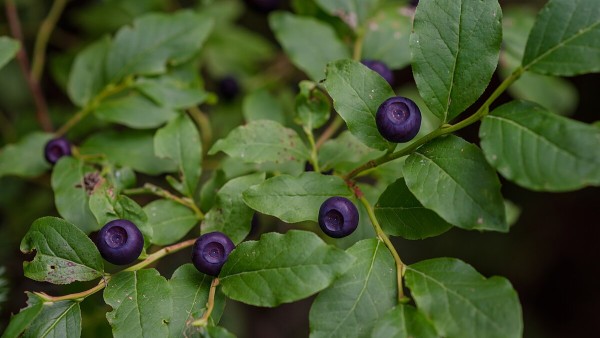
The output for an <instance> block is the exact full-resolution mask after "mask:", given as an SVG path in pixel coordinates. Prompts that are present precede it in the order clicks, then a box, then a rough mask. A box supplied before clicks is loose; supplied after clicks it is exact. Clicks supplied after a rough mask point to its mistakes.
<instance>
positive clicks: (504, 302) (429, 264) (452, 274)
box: [405, 258, 523, 338]
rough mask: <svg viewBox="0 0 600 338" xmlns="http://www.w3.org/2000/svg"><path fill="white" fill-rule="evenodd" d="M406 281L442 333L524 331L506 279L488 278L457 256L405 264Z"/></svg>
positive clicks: (508, 334)
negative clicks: (455, 257)
mask: <svg viewBox="0 0 600 338" xmlns="http://www.w3.org/2000/svg"><path fill="white" fill-rule="evenodd" d="M405 280H406V285H407V286H408V288H409V289H410V291H411V294H412V296H413V298H414V299H415V302H416V303H417V307H418V308H419V310H421V311H423V312H424V313H425V314H426V315H427V317H429V319H430V320H431V321H432V322H433V325H434V326H435V328H436V329H437V332H438V333H439V334H440V336H442V337H464V338H469V337H473V338H479V337H490V338H493V337H498V338H500V337H502V338H509V337H521V336H522V334H523V319H522V317H521V305H520V304H519V297H518V296H517V293H516V292H515V290H514V289H513V287H512V285H510V282H509V281H508V280H507V279H506V278H503V277H491V278H489V279H486V278H485V277H483V276H482V275H481V274H479V273H478V272H477V271H475V269H473V267H471V266H470V265H468V264H466V263H464V262H462V261H460V260H458V259H454V258H435V259H430V260H426V261H422V262H419V263H416V264H412V265H409V266H407V270H406V275H405ZM474 323H476V325H474Z"/></svg>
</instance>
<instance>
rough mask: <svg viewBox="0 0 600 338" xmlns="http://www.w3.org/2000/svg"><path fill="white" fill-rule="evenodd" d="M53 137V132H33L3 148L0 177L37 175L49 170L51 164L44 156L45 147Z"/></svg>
mask: <svg viewBox="0 0 600 338" xmlns="http://www.w3.org/2000/svg"><path fill="white" fill-rule="evenodd" d="M51 138H52V135H51V134H46V133H41V132H33V133H31V134H27V135H25V137H23V138H22V139H21V140H19V142H17V143H16V144H9V145H7V146H5V147H4V149H1V150H0V177H2V176H5V175H16V176H21V177H36V176H39V175H41V174H42V173H44V172H45V171H46V170H48V168H50V165H49V164H48V162H47V161H46V159H45V158H44V147H45V146H46V143H47V142H48V141H50V139H51Z"/></svg>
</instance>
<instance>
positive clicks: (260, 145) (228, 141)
mask: <svg viewBox="0 0 600 338" xmlns="http://www.w3.org/2000/svg"><path fill="white" fill-rule="evenodd" d="M219 151H223V152H225V153H227V155H229V156H231V157H235V158H239V159H241V160H243V161H244V162H246V163H264V162H273V161H274V162H285V161H292V162H303V161H305V160H307V159H308V158H309V157H310V153H309V151H308V149H307V148H306V146H305V145H304V143H302V140H301V139H300V137H299V136H298V134H297V133H296V132H295V131H294V130H292V129H288V128H285V127H284V126H282V125H281V124H279V123H277V122H275V121H269V120H258V121H252V122H250V123H248V124H246V125H243V126H240V127H237V128H236V129H234V130H233V131H231V133H229V135H227V137H226V138H225V139H220V140H218V141H217V142H216V143H215V144H214V146H213V147H212V148H211V149H210V151H209V152H208V153H209V155H213V154H216V153H217V152H219Z"/></svg>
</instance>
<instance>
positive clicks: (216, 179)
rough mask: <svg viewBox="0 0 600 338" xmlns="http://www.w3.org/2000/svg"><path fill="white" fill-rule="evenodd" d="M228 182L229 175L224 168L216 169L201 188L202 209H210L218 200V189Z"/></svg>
mask: <svg viewBox="0 0 600 338" xmlns="http://www.w3.org/2000/svg"><path fill="white" fill-rule="evenodd" d="M225 183H227V177H226V176H225V172H224V171H223V170H215V171H213V172H212V174H211V176H210V178H209V179H208V180H207V181H205V182H204V183H202V188H201V189H200V210H202V211H205V212H206V211H208V210H209V209H210V208H212V206H213V205H214V204H215V202H216V200H217V191H219V189H221V187H222V186H223V185H225Z"/></svg>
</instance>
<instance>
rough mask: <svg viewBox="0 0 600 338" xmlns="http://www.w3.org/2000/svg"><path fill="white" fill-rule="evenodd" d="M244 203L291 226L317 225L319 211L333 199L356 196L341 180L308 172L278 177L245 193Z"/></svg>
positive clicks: (337, 177) (336, 177)
mask: <svg viewBox="0 0 600 338" xmlns="http://www.w3.org/2000/svg"><path fill="white" fill-rule="evenodd" d="M243 196H244V202H246V204H247V205H248V206H249V207H250V208H252V209H254V210H257V211H259V212H262V213H263V214H267V215H271V216H275V217H277V218H279V219H281V220H282V221H284V222H287V223H296V222H302V221H315V222H316V221H317V216H318V214H319V208H320V207H321V204H323V202H325V200H326V199H328V198H329V197H332V196H345V197H350V196H352V191H351V190H350V188H348V186H347V185H346V183H345V182H344V180H343V179H342V178H341V177H339V176H329V175H321V174H319V173H315V172H306V173H303V174H301V175H300V176H298V177H294V176H289V175H281V176H275V177H272V178H270V179H268V180H266V181H265V182H264V183H262V184H259V185H255V186H253V187H251V188H249V189H248V190H246V191H244V194H243Z"/></svg>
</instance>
